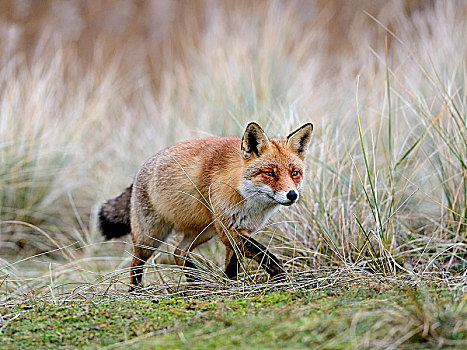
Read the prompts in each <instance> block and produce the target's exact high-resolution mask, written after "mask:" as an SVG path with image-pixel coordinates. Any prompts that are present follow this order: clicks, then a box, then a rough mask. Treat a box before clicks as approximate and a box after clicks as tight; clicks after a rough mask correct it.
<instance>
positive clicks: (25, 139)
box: [0, 0, 467, 302]
mask: <svg viewBox="0 0 467 350" xmlns="http://www.w3.org/2000/svg"><path fill="white" fill-rule="evenodd" d="M0 9H1V10H2V11H1V13H0V16H1V18H2V24H1V26H0V38H1V39H2V40H1V41H0V42H1V45H0V60H1V62H2V66H1V68H0V96H1V97H0V219H1V221H0V252H1V257H2V260H0V264H1V265H0V278H1V279H2V282H0V284H1V295H2V298H3V299H4V300H5V301H7V302H10V301H13V300H18V299H19V300H23V299H24V298H35V297H41V298H49V299H52V300H61V299H63V300H68V299H74V298H81V297H87V296H89V295H95V294H99V295H101V294H102V293H117V295H120V296H121V295H122V294H121V293H120V292H118V291H123V290H125V289H126V287H124V286H122V285H123V284H124V282H126V281H127V277H128V266H129V260H130V257H131V245H130V244H129V243H128V241H124V242H114V243H102V239H101V237H100V235H99V233H98V232H97V229H96V212H97V208H98V206H99V205H100V204H101V203H102V201H103V200H105V199H107V198H110V197H112V196H114V195H116V194H118V193H119V192H120V191H121V190H122V189H124V188H125V186H127V185H128V184H129V183H130V181H131V179H132V176H133V175H134V173H135V171H136V170H137V169H138V167H139V166H140V165H141V163H142V162H143V161H144V159H146V158H147V157H149V156H150V155H152V154H153V153H155V152H156V151H157V150H159V149H161V148H162V147H164V146H167V145H170V144H173V143H175V142H178V141H182V140H185V139H190V138H200V137H205V136H208V135H241V132H242V131H243V128H244V126H245V125H246V123H247V122H248V121H250V120H256V121H258V122H259V123H261V124H262V125H264V126H265V129H266V131H267V132H268V133H269V134H278V135H284V134H286V133H287V132H289V131H290V130H292V129H293V128H294V127H296V126H297V125H299V124H300V123H303V122H306V121H312V122H314V124H315V134H314V138H313V141H312V146H311V149H310V156H309V158H308V173H307V184H306V188H305V189H304V193H303V200H302V201H301V203H300V204H299V205H298V206H296V207H295V208H293V209H290V210H289V209H286V210H282V211H281V213H280V214H279V215H278V216H276V217H275V219H274V222H273V223H271V225H269V226H268V227H267V228H265V230H264V231H263V232H260V233H258V237H259V238H260V239H261V240H262V241H263V242H266V243H268V242H269V244H270V246H271V248H272V249H273V250H274V251H275V252H277V253H280V254H281V255H282V257H283V261H285V262H286V266H287V268H288V269H289V271H290V274H291V276H292V280H293V283H292V285H291V287H292V288H319V287H320V286H327V287H329V286H332V285H333V284H336V283H339V284H342V283H347V282H348V283H351V282H353V281H355V278H362V283H369V282H368V281H381V280H385V281H386V282H384V283H394V282H396V281H397V283H410V284H417V283H422V282H423V281H424V280H426V281H429V282H430V283H433V282H436V283H440V284H447V285H450V286H458V285H462V284H463V283H465V278H466V259H467V233H466V232H467V229H466V224H467V222H466V220H467V205H466V197H467V184H466V181H467V165H466V164H467V158H466V157H467V139H466V138H467V137H466V135H467V132H466V131H467V130H466V124H467V120H466V115H467V101H466V99H467V95H466V87H467V86H466V84H467V76H466V66H465V58H466V57H467V44H466V43H465V35H466V33H467V6H466V5H465V3H464V2H462V1H449V2H443V1H432V2H427V1H401V2H389V3H386V2H385V1H376V2H373V1H356V2H352V3H349V2H347V1H331V2H329V1H313V2H309V1H303V2H287V3H286V2H281V1H257V2H256V1H255V2H254V4H251V2H249V1H240V2H233V1H232V2H209V1H190V2H188V3H187V2H181V1H180V2H176V1H144V2H143V1H126V0H124V1H123V0H122V1H115V0H112V1H105V0H102V1H97V2H96V1H80V2H72V1H41V2H36V1H32V0H31V1H4V2H1V3H0ZM357 115H358V118H357V117H356V116H357ZM171 244H173V241H171V242H170V244H169V245H168V246H167V247H166V248H164V250H163V251H162V252H159V253H158V254H157V256H156V259H155V260H154V261H153V264H152V265H151V266H152V267H150V268H149V271H152V272H151V273H149V274H148V276H147V280H150V281H151V280H152V281H153V285H152V286H151V287H149V288H148V289H147V290H146V291H145V292H146V293H151V294H152V295H154V294H159V293H175V292H177V290H178V289H179V288H178V286H179V283H180V274H179V271H178V268H176V267H174V266H172V265H171V263H172V261H171V257H170V251H172V250H173V248H172V247H171ZM165 249H167V250H168V251H169V254H165V253H164V251H165ZM221 250H222V248H221V247H220V245H219V244H218V243H212V244H211V245H209V246H208V247H206V248H204V249H203V250H202V252H201V253H200V258H201V256H203V257H204V260H202V261H201V262H200V267H201V268H202V270H203V276H204V278H205V279H206V281H207V282H206V284H204V285H203V288H200V287H199V286H198V287H197V286H190V288H193V290H194V292H195V293H206V292H207V293H214V292H215V293H232V292H245V287H248V289H247V292H248V293H249V292H254V291H255V290H258V288H259V289H261V288H262V289H265V288H269V287H268V284H267V281H266V280H265V279H264V275H263V274H262V272H261V271H257V270H256V269H255V268H254V267H252V269H253V272H252V273H251V276H246V277H245V279H244V280H241V281H238V282H229V281H226V280H225V278H224V276H223V275H222V273H221V271H220V270H219V269H218V268H217V267H216V266H220V265H221V261H220V259H219V258H217V257H216V256H217V255H218V254H217V253H219V251H221ZM216 259H217V260H216ZM218 260H219V261H218ZM155 267H157V268H155ZM311 271H313V273H312V272H311ZM114 289H115V291H114ZM142 295H144V294H142Z"/></svg>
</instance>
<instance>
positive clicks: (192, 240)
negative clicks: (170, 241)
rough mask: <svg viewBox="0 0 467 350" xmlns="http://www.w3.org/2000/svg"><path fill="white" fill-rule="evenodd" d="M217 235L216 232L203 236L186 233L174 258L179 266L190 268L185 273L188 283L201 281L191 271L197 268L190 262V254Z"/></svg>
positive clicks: (205, 232) (209, 232)
mask: <svg viewBox="0 0 467 350" xmlns="http://www.w3.org/2000/svg"><path fill="white" fill-rule="evenodd" d="M215 235H216V232H215V231H212V230H207V231H204V232H202V233H201V234H194V233H190V232H186V233H185V235H184V237H183V239H182V241H181V242H180V243H179V245H178V246H177V248H176V249H175V252H174V257H175V262H176V263H177V265H178V266H181V267H182V268H183V269H184V268H185V267H188V268H189V269H188V270H184V271H183V272H184V273H185V277H186V279H187V281H188V282H195V281H199V278H198V277H197V276H195V275H194V273H193V272H194V271H191V269H194V268H196V266H195V264H194V263H193V262H192V261H190V260H191V259H190V252H192V251H193V249H195V248H196V247H197V246H199V245H200V244H203V243H205V242H207V241H209V240H210V239H211V238H212V237H214V236H215Z"/></svg>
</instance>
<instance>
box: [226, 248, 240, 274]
mask: <svg viewBox="0 0 467 350" xmlns="http://www.w3.org/2000/svg"><path fill="white" fill-rule="evenodd" d="M225 274H226V275H227V277H228V278H230V279H235V278H236V277H237V275H238V258H237V254H235V252H234V253H233V254H232V257H231V258H230V261H229V264H228V265H227V268H226V269H225Z"/></svg>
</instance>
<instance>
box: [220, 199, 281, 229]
mask: <svg viewBox="0 0 467 350" xmlns="http://www.w3.org/2000/svg"><path fill="white" fill-rule="evenodd" d="M279 207H280V205H279V204H277V203H271V201H265V200H264V198H261V197H256V198H255V197H250V198H248V199H245V200H244V202H243V203H239V204H238V205H236V206H235V207H233V208H229V209H228V210H227V212H226V216H227V217H228V218H229V221H230V222H229V226H230V227H231V228H233V229H235V230H238V231H239V230H246V231H248V232H250V233H253V232H255V231H257V230H260V229H261V228H263V227H264V225H265V224H266V222H267V220H268V219H269V218H270V217H271V215H272V214H274V213H275V212H276V211H277V210H278V209H279Z"/></svg>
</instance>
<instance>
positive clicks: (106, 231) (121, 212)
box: [99, 185, 133, 239]
mask: <svg viewBox="0 0 467 350" xmlns="http://www.w3.org/2000/svg"><path fill="white" fill-rule="evenodd" d="M132 189H133V185H130V186H129V187H128V188H127V189H126V190H125V191H124V192H123V193H122V194H120V195H119V196H118V197H115V198H112V199H109V200H108V201H107V202H105V203H104V204H103V205H102V207H101V208H100V210H99V229H100V231H101V233H102V234H103V235H104V237H105V238H106V239H111V238H117V237H122V236H124V235H126V234H128V233H130V232H131V226H130V204H131V203H130V200H131V191H132Z"/></svg>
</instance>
